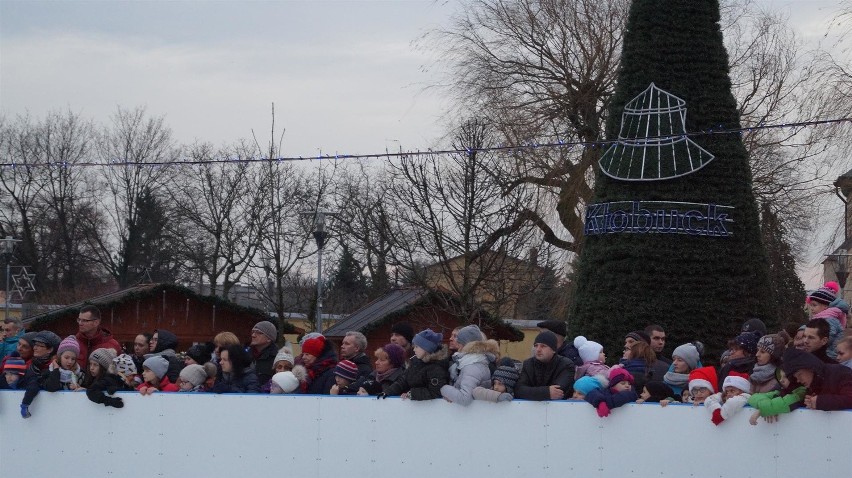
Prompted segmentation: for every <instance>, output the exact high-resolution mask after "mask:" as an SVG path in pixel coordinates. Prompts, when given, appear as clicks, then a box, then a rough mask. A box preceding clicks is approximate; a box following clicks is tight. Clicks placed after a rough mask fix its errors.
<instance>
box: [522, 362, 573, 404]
mask: <svg viewBox="0 0 852 478" xmlns="http://www.w3.org/2000/svg"><path fill="white" fill-rule="evenodd" d="M575 368H576V367H575V366H574V362H571V361H570V360H568V359H567V358H565V357H563V356H561V355H554V356H553V359H552V360H551V361H550V362H548V363H544V362H540V361H539V360H538V359H536V358H535V357H530V358H528V359H526V360H524V364H523V365H522V366H521V376H520V378H518V383H517V384H516V385H515V398H522V399H526V400H538V401H542V400H551V398H550V386H551V385H559V387H560V388H561V389H562V391H563V392H564V393H567V394H571V393H572V390H573V386H574V370H575Z"/></svg>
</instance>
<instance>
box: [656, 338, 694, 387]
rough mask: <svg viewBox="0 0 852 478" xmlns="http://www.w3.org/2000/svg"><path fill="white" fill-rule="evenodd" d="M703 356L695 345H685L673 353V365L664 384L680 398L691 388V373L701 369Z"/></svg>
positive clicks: (664, 379)
mask: <svg viewBox="0 0 852 478" xmlns="http://www.w3.org/2000/svg"><path fill="white" fill-rule="evenodd" d="M700 359H701V354H700V353H699V352H698V347H696V346H695V343H690V344H683V345H681V346H679V347H678V348H676V349H674V352H672V364H671V366H670V367H669V371H668V372H666V374H665V375H664V376H663V382H664V383H665V384H666V385H668V386H669V387H671V389H672V391H674V392H675V395H677V396H680V394H681V392H683V390H684V389H688V388H689V372H691V371H693V370H695V369H696V368H698V367H701V360H700Z"/></svg>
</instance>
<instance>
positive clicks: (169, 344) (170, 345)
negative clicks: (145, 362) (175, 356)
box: [153, 329, 178, 354]
mask: <svg viewBox="0 0 852 478" xmlns="http://www.w3.org/2000/svg"><path fill="white" fill-rule="evenodd" d="M155 332H156V333H157V347H156V348H155V349H154V350H153V353H155V354H156V353H160V352H162V351H163V350H166V349H172V350H175V351H177V348H178V338H177V335H175V334H173V333H171V332H169V331H168V330H166V329H157V330H155Z"/></svg>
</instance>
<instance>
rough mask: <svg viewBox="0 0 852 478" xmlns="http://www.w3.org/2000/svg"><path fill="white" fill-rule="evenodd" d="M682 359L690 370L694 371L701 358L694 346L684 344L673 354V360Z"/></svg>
mask: <svg viewBox="0 0 852 478" xmlns="http://www.w3.org/2000/svg"><path fill="white" fill-rule="evenodd" d="M674 357H680V358H681V360H683V361H684V362H686V364H687V365H689V369H690V370H694V369H695V367H697V366H698V360H699V359H700V358H701V357H700V355H699V353H698V349H697V348H695V345H692V344H683V345H680V346H678V347H677V348H676V349H674V351H673V352H672V358H674Z"/></svg>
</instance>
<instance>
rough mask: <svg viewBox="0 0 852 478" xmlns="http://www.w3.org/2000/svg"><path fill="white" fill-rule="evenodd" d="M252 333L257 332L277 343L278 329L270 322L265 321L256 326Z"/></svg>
mask: <svg viewBox="0 0 852 478" xmlns="http://www.w3.org/2000/svg"><path fill="white" fill-rule="evenodd" d="M251 330H252V332H254V331H255V330H257V331H258V332H260V333H261V334H263V335H265V336H267V337H268V338H269V340H271V341H273V342H275V339H277V338H278V329H277V328H275V324H273V323H272V322H270V321H268V320H263V321H261V322H258V323H256V324H254V327H252V328H251Z"/></svg>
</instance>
